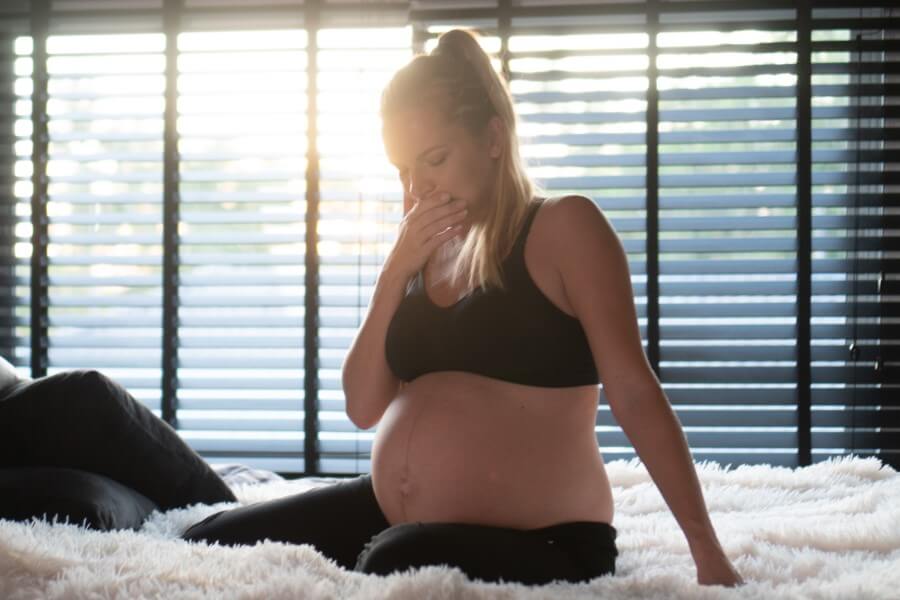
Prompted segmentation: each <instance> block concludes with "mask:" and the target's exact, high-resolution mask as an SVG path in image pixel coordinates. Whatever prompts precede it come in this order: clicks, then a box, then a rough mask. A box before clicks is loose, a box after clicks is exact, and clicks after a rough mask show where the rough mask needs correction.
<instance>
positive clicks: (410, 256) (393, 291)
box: [341, 195, 466, 429]
mask: <svg viewBox="0 0 900 600" xmlns="http://www.w3.org/2000/svg"><path fill="white" fill-rule="evenodd" d="M465 214H466V212H465V206H463V203H462V202H461V201H458V200H454V199H450V198H448V197H446V196H441V195H435V196H433V197H431V198H428V199H426V200H425V201H422V202H419V203H417V204H415V205H413V206H412V207H411V208H409V210H408V211H407V212H406V214H405V215H404V217H403V219H402V221H401V222H400V229H399V232H398V235H397V241H396V242H395V243H394V247H393V248H392V249H391V252H390V254H388V257H387V259H386V260H385V261H384V265H383V266H382V269H381V272H380V273H379V275H378V279H377V280H376V282H375V291H374V293H373V294H372V300H371V302H370V303H369V310H368V312H367V313H366V317H365V319H364V320H363V323H362V325H361V326H360V328H359V331H358V332H357V334H356V337H355V339H354V340H353V343H352V344H351V345H350V349H349V350H348V351H347V356H346V358H345V359H344V364H343V367H342V368H341V380H342V384H343V388H344V398H345V399H346V401H347V404H346V410H347V416H348V417H350V420H351V421H352V422H353V424H354V425H356V426H357V427H359V428H361V429H368V428H370V427H372V426H374V425H375V424H376V423H378V421H379V420H380V419H381V415H383V414H384V411H385V410H386V409H387V407H388V404H390V403H391V400H393V399H394V397H396V395H397V391H398V390H399V388H400V379H399V378H397V376H396V375H394V373H393V372H392V371H391V369H390V367H389V366H388V364H387V357H386V356H385V350H384V345H385V340H386V339H387V330H388V325H390V322H391V319H392V318H393V316H394V313H395V312H396V311H397V307H398V306H399V305H400V301H401V300H403V296H404V294H405V293H406V285H407V283H408V282H409V280H410V278H411V277H412V276H413V275H414V274H416V273H417V272H418V271H419V269H421V268H422V266H423V265H424V264H425V262H426V261H427V260H428V257H429V256H430V255H431V253H432V252H434V250H435V249H437V248H438V247H439V246H440V245H441V244H443V243H444V242H446V241H448V240H450V239H452V238H453V237H454V236H456V235H458V234H459V233H460V231H461V230H460V228H459V224H460V223H461V222H462V220H463V219H464V218H465Z"/></svg>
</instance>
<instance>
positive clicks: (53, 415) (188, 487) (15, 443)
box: [0, 370, 236, 510]
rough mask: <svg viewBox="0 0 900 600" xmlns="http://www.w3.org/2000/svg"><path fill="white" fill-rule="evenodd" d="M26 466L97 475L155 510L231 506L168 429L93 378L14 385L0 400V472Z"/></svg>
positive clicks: (221, 487)
mask: <svg viewBox="0 0 900 600" xmlns="http://www.w3.org/2000/svg"><path fill="white" fill-rule="evenodd" d="M25 466H33V467H62V468H69V469H78V470H80V471H87V472H89V473H95V474H97V475H103V476H105V477H108V478H109V479H113V480H115V481H117V482H118V483H120V484H122V485H124V486H127V487H129V488H131V489H132V490H135V491H137V492H139V493H140V494H143V495H144V496H146V497H147V498H149V499H150V500H151V501H153V502H154V503H155V504H156V505H157V506H159V508H160V509H161V510H169V509H171V508H176V507H181V506H187V505H190V504H196V503H204V504H213V503H216V502H225V501H227V502H234V501H235V500H236V499H235V497H234V494H233V493H232V492H231V490H230V489H229V488H228V486H227V485H226V484H225V482H224V481H222V479H221V478H220V477H219V476H218V475H216V473H215V472H214V471H213V470H212V469H211V468H210V466H209V465H208V464H207V463H206V461H205V460H203V458H202V457H200V456H199V455H198V454H197V453H196V452H194V450H193V449H192V448H191V447H190V446H188V445H187V444H186V443H185V442H184V440H182V439H181V437H180V436H179V435H178V433H177V432H176V431H175V430H174V429H172V427H170V426H169V425H168V424H167V423H166V422H165V421H163V420H161V419H159V418H158V417H156V415H154V414H153V413H152V412H151V411H150V410H149V409H148V408H147V407H146V406H144V405H143V404H141V403H140V402H138V401H137V400H135V399H134V398H133V397H132V396H131V394H129V393H128V391H127V390H125V388H123V387H122V386H120V385H119V384H118V383H116V382H115V381H113V380H111V379H110V378H108V377H106V376H105V375H103V374H102V373H99V372H97V371H81V370H78V371H66V372H63V373H58V374H56V375H50V376H48V377H42V378H40V379H36V380H34V381H30V382H29V381H25V382H19V383H18V384H16V385H14V386H13V387H12V388H11V389H10V390H9V391H8V392H7V394H6V395H5V396H4V397H0V468H2V467H13V468H15V467H25Z"/></svg>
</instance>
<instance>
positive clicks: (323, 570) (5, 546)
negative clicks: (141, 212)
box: [0, 457, 900, 600]
mask: <svg viewBox="0 0 900 600" xmlns="http://www.w3.org/2000/svg"><path fill="white" fill-rule="evenodd" d="M607 467H608V472H609V476H610V480H611V481H612V484H613V492H614V495H615V501H616V508H617V512H616V515H615V518H614V521H613V524H614V525H615V527H616V528H617V529H618V532H619V537H618V540H617V545H618V547H619V552H620V554H619V557H618V561H617V565H616V567H617V572H616V574H615V576H607V577H600V578H597V579H595V580H593V581H591V582H589V583H585V584H578V585H575V584H559V583H554V584H550V585H546V586H539V587H530V588H529V587H526V586H521V585H517V584H486V583H482V582H477V581H470V580H468V579H467V578H466V577H465V576H464V575H462V573H461V572H460V571H458V570H456V569H449V568H445V567H429V568H425V569H421V570H418V571H410V572H407V573H403V574H395V575H392V576H390V577H377V576H367V575H361V574H358V573H352V572H348V571H345V570H343V569H340V568H338V567H337V566H335V565H334V564H333V563H332V562H330V561H329V560H328V559H326V558H324V557H323V556H322V555H321V554H319V553H317V552H316V551H315V550H314V549H313V548H312V547H310V546H289V545H285V544H277V543H271V542H266V543H262V544H259V545H256V546H253V547H241V548H225V547H219V546H208V545H206V544H188V543H186V542H184V541H181V540H178V539H174V538H175V537H176V536H177V535H178V533H179V532H180V531H182V530H183V529H184V528H186V527H187V526H188V525H189V524H191V523H194V522H196V521H197V520H199V519H201V518H203V517H204V516H206V515H208V514H210V513H212V512H214V511H215V510H218V509H221V508H224V507H226V506H228V505H218V506H215V507H213V506H202V505H198V506H194V507H191V508H188V509H180V510H173V511H169V512H167V513H164V514H161V513H156V514H154V515H153V516H152V517H151V518H150V519H149V520H148V521H147V522H146V523H145V524H144V526H143V528H142V529H141V530H140V531H138V532H130V531H129V532H112V533H99V532H94V531H88V530H85V529H83V528H79V527H76V526H73V525H67V524H49V523H46V522H33V523H14V522H10V521H0V598H5V599H10V600H16V599H23V598H97V599H101V598H104V599H105V598H128V599H131V598H142V597H149V598H216V599H218V598H267V599H268V598H329V599H330V598H340V599H344V598H359V599H362V598H404V599H405V598H410V599H419V598H434V599H457V598H459V599H511V598H525V599H528V600H536V599H539V598H548V599H549V598H553V599H557V598H562V599H570V598H659V599H671V598H690V599H705V598H754V599H760V600H763V599H765V600H772V599H779V598H785V599H787V598H790V599H792V600H793V599H795V598H835V599H838V598H840V599H854V600H859V599H869V598H892V599H896V598H900V476H898V473H897V472H896V471H894V470H893V469H891V468H890V467H888V466H885V465H882V463H880V462H879V461H878V460H877V459H874V458H868V459H861V458H858V457H848V458H839V459H832V460H829V461H826V462H822V463H818V464H816V465H813V466H810V467H806V468H798V469H787V468H775V467H768V466H741V467H737V468H733V469H726V468H723V467H721V466H720V465H718V464H717V463H699V464H698V465H697V471H698V473H699V475H700V479H701V482H702V484H703V489H704V495H705V497H706V500H707V504H708V506H709V509H710V514H711V517H712V520H713V522H714V524H715V527H716V530H717V532H718V534H719V538H720V540H721V541H722V544H723V547H724V548H725V551H726V553H727V554H728V556H729V557H730V558H731V559H732V561H733V563H734V565H735V567H736V568H737V569H738V571H739V572H740V573H741V574H742V576H743V577H744V579H745V580H746V581H747V583H746V585H744V586H742V587H740V588H736V589H731V588H723V587H718V586H711V587H710V586H703V587H701V586H698V585H697V583H696V572H695V570H694V563H693V561H692V560H691V556H690V553H689V551H688V547H687V542H686V541H685V539H684V536H683V535H682V533H681V530H680V529H679V528H678V525H677V523H676V522H675V520H674V518H673V517H672V515H671V513H670V512H669V510H668V508H667V507H666V505H665V502H664V501H663V499H662V496H661V495H660V494H659V492H658V491H657V489H656V487H655V486H654V484H653V482H652V481H651V480H650V478H649V477H648V475H647V472H646V470H645V469H644V467H643V465H642V464H641V463H640V462H639V461H637V460H633V461H631V462H625V461H612V462H610V463H609V464H608V465H607ZM318 484H321V482H318ZM315 485H317V483H316V482H309V481H306V482H304V481H293V482H289V481H284V482H271V483H266V484H260V485H255V486H250V485H241V486H238V487H237V489H236V492H237V495H238V497H239V498H240V500H241V502H244V503H248V502H256V501H259V500H263V499H268V498H274V497H277V496H280V495H284V494H288V493H293V492H297V491H300V490H304V489H309V488H310V487H311V486H315Z"/></svg>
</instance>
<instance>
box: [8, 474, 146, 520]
mask: <svg viewBox="0 0 900 600" xmlns="http://www.w3.org/2000/svg"><path fill="white" fill-rule="evenodd" d="M156 509H157V507H156V505H155V504H154V503H153V502H152V501H151V500H149V499H148V498H147V497H146V496H144V495H143V494H140V493H138V492H136V491H134V490H132V489H131V488H128V487H125V486H124V485H122V484H120V483H117V482H115V481H113V480H112V479H109V478H108V477H104V476H103V475H97V474H95V473H87V472H85V471H78V470H76V469H62V468H54V467H22V468H14V469H0V519H11V520H15V521H22V520H31V519H32V518H38V519H56V520H59V521H68V522H69V523H73V524H76V525H84V526H86V527H90V528H92V529H99V530H101V531H106V530H110V529H137V528H138V527H140V525H141V523H143V521H144V519H145V518H147V515H149V514H150V513H152V512H153V511H154V510H156Z"/></svg>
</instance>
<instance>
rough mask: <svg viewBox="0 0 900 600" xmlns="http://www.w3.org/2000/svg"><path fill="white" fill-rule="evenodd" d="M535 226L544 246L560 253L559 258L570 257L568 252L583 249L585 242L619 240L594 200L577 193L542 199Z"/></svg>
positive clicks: (613, 242) (597, 242)
mask: <svg viewBox="0 0 900 600" xmlns="http://www.w3.org/2000/svg"><path fill="white" fill-rule="evenodd" d="M534 227H535V229H536V233H537V234H538V237H540V238H541V239H542V240H544V241H545V244H543V245H544V246H545V248H546V250H548V251H553V252H554V253H559V256H558V258H560V259H567V258H569V257H568V256H567V255H570V253H571V252H573V251H575V250H577V249H579V248H581V249H582V250H583V249H584V248H585V244H587V245H588V246H592V245H601V246H603V245H607V244H611V243H612V244H618V238H617V236H616V233H615V231H614V229H613V227H612V224H611V223H610V222H609V220H608V219H607V218H606V215H605V214H604V213H603V211H602V210H601V209H600V207H599V206H597V203H596V202H594V201H593V200H591V199H590V198H588V197H586V196H581V195H578V194H570V195H566V196H556V197H552V198H547V199H546V200H544V201H543V204H542V206H541V208H540V210H539V211H538V216H537V217H536V218H535V224H534ZM577 253H578V254H581V252H577Z"/></svg>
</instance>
